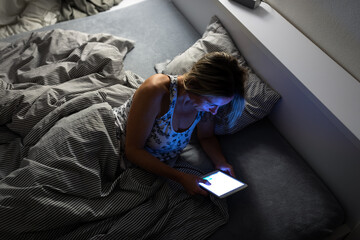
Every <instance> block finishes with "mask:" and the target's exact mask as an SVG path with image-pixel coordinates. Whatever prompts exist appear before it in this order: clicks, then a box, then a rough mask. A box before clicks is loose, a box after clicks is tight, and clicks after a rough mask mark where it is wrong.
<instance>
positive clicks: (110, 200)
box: [0, 30, 228, 239]
mask: <svg viewBox="0 0 360 240" xmlns="http://www.w3.org/2000/svg"><path fill="white" fill-rule="evenodd" d="M133 47H134V43H133V42H132V41H130V40H127V39H122V38H117V37H113V36H111V35H104V34H96V35H87V34H83V33H79V32H74V31H63V30H54V31H51V32H43V33H33V34H31V35H29V37H28V38H27V39H23V40H20V41H18V42H16V43H13V44H7V43H1V45H0V179H1V180H0V239H204V238H206V237H208V236H209V235H210V234H212V233H213V232H214V231H215V230H216V229H217V228H218V227H219V226H221V225H223V224H224V223H225V222H226V221H227V220H228V214H227V207H226V204H225V203H224V201H220V200H219V199H215V198H213V197H201V196H196V197H191V196H189V195H187V194H186V193H185V192H184V190H183V188H182V187H181V186H179V185H178V184H177V183H175V182H172V181H170V180H166V179H163V178H160V177H157V176H154V175H152V174H150V173H148V172H146V171H144V170H142V169H139V168H131V169H127V170H125V171H120V168H119V162H118V158H119V151H120V150H119V140H118V139H117V138H116V133H115V124H114V116H113V113H112V107H114V106H119V105H120V104H122V103H123V102H124V101H126V99H128V98H129V96H131V95H132V94H133V92H134V91H135V89H136V88H137V87H138V86H139V85H140V84H141V83H142V81H143V79H142V78H141V77H140V76H138V75H136V74H134V73H131V72H129V71H125V70H123V67H122V66H123V65H122V63H123V60H124V58H125V56H126V54H127V52H128V51H130V50H131V49H132V48H133ZM174 167H176V168H178V169H179V170H181V171H184V172H189V173H194V174H198V175H199V174H201V172H200V171H199V170H197V169H195V168H194V167H192V166H191V165H189V164H187V163H185V162H183V161H181V160H180V159H179V160H178V161H177V162H176V164H175V166H174Z"/></svg>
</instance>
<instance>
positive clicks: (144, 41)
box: [2, 0, 344, 240]
mask: <svg viewBox="0 0 360 240" xmlns="http://www.w3.org/2000/svg"><path fill="white" fill-rule="evenodd" d="M56 28H61V29H66V30H76V31H81V32H85V33H89V34H93V33H109V34H112V35H115V36H118V37H123V38H128V39H130V40H133V41H135V48H134V49H133V50H131V51H130V53H128V54H127V55H126V57H125V61H124V70H130V71H132V72H134V73H136V74H138V75H139V76H141V77H142V78H144V79H145V78H147V77H148V76H151V75H152V74H154V73H155V70H154V66H155V64H157V63H160V62H163V61H165V60H166V59H172V58H174V57H175V56H176V55H178V54H180V53H181V52H183V51H185V50H186V49H187V48H188V47H190V46H191V45H192V44H193V43H194V42H195V41H196V40H197V39H198V38H199V37H200V34H199V33H198V32H196V31H195V29H194V28H193V27H192V26H191V25H190V24H189V23H188V22H187V20H186V19H185V18H184V17H183V16H182V14H181V13H180V12H179V11H178V10H177V9H176V8H175V7H174V5H173V4H172V3H171V2H169V1H167V0H147V1H143V2H141V3H139V4H135V5H132V6H129V7H126V8H122V9H119V10H114V11H111V12H106V13H100V14H97V15H94V16H91V17H86V18H81V19H76V20H72V21H68V22H62V23H58V24H55V25H53V26H50V27H45V28H43V29H40V30H38V31H48V30H51V29H56ZM28 34H29V33H24V34H18V35H15V36H12V37H9V38H7V39H3V40H2V41H4V42H13V41H15V40H17V39H20V38H22V37H28V36H29V35H28ZM220 141H221V144H222V147H223V150H224V153H225V155H226V157H227V158H228V160H229V162H230V163H232V164H233V166H234V167H235V173H236V175H237V177H238V178H239V179H240V180H242V181H243V182H246V183H247V184H248V185H249V186H248V187H247V188H246V189H245V190H242V191H240V192H238V193H236V194H234V195H232V196H230V197H228V198H227V203H228V209H229V216H230V219H229V222H228V223H227V224H226V225H223V226H222V227H221V228H220V229H219V230H218V231H216V232H215V234H214V235H212V236H211V237H210V239H214V240H215V239H245V240H247V239H249V240H257V239H259V240H274V239H286V240H301V239H307V240H308V239H321V238H323V237H324V236H326V235H328V234H331V232H332V231H333V229H334V228H336V227H337V226H339V225H340V224H341V223H342V222H343V219H344V215H343V210H342V209H341V207H340V205H339V204H338V202H337V200H336V199H335V198H334V197H333V195H332V194H331V193H330V192H329V191H328V189H327V188H326V186H325V185H324V184H323V182H322V181H321V180H320V179H319V178H318V177H317V176H316V174H315V173H314V172H313V171H312V170H311V169H310V167H309V166H308V165H307V164H306V163H305V161H304V160H303V159H302V158H301V156H300V155H299V154H298V153H296V152H295V151H294V149H293V148H292V147H291V146H290V145H289V144H288V143H287V142H286V140H285V139H284V138H283V137H282V136H281V135H280V134H279V133H278V131H277V130H276V129H275V128H274V127H273V125H272V124H271V123H270V122H269V121H268V120H267V119H266V118H265V119H263V120H261V121H259V122H257V123H255V124H253V125H251V126H249V127H247V128H245V129H244V130H242V131H240V132H238V133H236V134H233V135H225V136H221V138H220ZM182 157H183V158H184V159H185V160H187V161H188V162H190V163H192V164H193V165H194V166H196V167H198V168H200V169H201V170H202V171H203V172H208V171H211V170H212V165H211V164H210V163H209V161H208V159H207V157H206V156H205V155H204V153H203V152H202V151H201V150H199V144H198V142H197V141H196V138H194V139H193V140H192V142H191V144H190V145H189V146H188V147H187V148H186V150H185V152H184V153H183V154H182Z"/></svg>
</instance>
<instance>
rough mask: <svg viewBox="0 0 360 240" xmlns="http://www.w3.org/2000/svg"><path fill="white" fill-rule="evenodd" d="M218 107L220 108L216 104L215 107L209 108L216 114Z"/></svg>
mask: <svg viewBox="0 0 360 240" xmlns="http://www.w3.org/2000/svg"><path fill="white" fill-rule="evenodd" d="M218 109H219V106H215V107H212V108H209V111H210V112H211V114H212V115H215V114H216V113H217V111H218Z"/></svg>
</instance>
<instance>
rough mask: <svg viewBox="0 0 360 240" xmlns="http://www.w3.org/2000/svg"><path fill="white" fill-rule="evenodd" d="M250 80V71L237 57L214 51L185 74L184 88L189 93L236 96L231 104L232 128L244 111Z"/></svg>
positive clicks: (230, 118)
mask: <svg viewBox="0 0 360 240" xmlns="http://www.w3.org/2000/svg"><path fill="white" fill-rule="evenodd" d="M247 78H248V72H247V70H246V69H245V68H244V67H241V66H240V65H239V63H238V61H237V60H236V58H234V57H233V56H231V55H230V54H227V53H224V52H212V53H208V54H206V55H205V56H203V57H202V58H201V59H200V60H199V61H197V62H196V63H195V64H194V65H193V67H192V68H191V70H190V71H189V72H188V73H186V74H184V87H185V90H186V91H187V92H190V93H194V94H198V95H201V96H221V97H232V96H233V97H234V99H233V100H232V101H231V103H230V104H231V105H232V106H231V109H233V111H231V113H230V114H229V116H228V119H229V124H230V125H232V124H235V121H236V119H238V117H239V116H240V115H241V113H242V110H243V109H244V104H245V101H244V98H245V83H246V81H247ZM234 110H235V111H234Z"/></svg>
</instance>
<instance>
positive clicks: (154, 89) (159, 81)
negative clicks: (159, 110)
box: [135, 74, 170, 101]
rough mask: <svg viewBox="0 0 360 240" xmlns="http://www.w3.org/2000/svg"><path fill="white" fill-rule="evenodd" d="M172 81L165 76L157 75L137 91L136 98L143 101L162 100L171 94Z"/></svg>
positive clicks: (147, 80)
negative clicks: (150, 99)
mask: <svg viewBox="0 0 360 240" xmlns="http://www.w3.org/2000/svg"><path fill="white" fill-rule="evenodd" d="M169 85H170V79H169V77H168V76H167V75H164V74H155V75H152V76H151V77H149V78H148V79H146V80H145V81H144V83H143V84H141V86H140V87H139V88H138V89H137V91H136V93H135V96H137V98H139V97H140V98H141V99H144V98H145V99H149V98H152V99H153V100H155V101H156V99H158V100H160V99H161V98H162V96H164V95H165V94H168V92H169Z"/></svg>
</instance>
